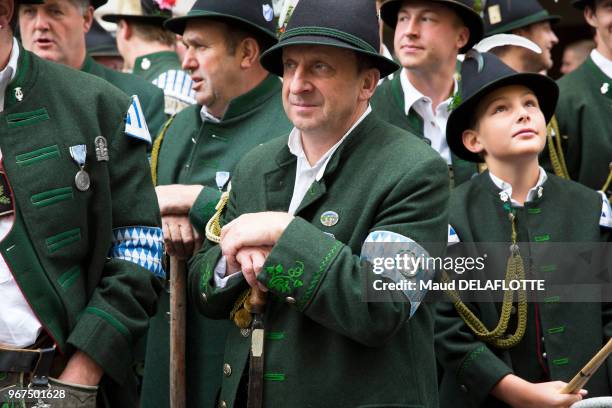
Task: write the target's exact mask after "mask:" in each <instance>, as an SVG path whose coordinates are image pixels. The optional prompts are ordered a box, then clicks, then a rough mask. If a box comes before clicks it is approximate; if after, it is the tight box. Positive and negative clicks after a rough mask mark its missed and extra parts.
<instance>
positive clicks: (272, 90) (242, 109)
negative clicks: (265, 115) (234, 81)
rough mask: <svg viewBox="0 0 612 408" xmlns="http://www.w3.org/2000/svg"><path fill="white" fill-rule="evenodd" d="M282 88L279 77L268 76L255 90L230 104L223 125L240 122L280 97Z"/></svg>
mask: <svg viewBox="0 0 612 408" xmlns="http://www.w3.org/2000/svg"><path fill="white" fill-rule="evenodd" d="M281 88H282V85H281V82H280V80H279V79H278V77H276V76H274V75H268V76H267V77H266V79H264V80H263V81H262V82H261V83H260V84H259V85H257V86H256V87H255V88H253V89H251V90H250V91H249V92H247V93H245V94H243V95H240V96H239V97H237V98H235V99H233V100H232V101H231V102H230V104H229V106H228V107H227V111H226V112H225V115H223V119H222V123H223V122H229V121H232V120H240V119H241V116H242V115H244V114H246V113H250V112H251V111H253V110H254V109H256V108H257V107H258V106H262V105H263V103H264V102H265V101H267V100H268V99H270V98H272V97H274V96H280V91H281ZM277 94H279V95H277Z"/></svg>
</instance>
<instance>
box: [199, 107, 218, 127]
mask: <svg viewBox="0 0 612 408" xmlns="http://www.w3.org/2000/svg"><path fill="white" fill-rule="evenodd" d="M200 119H202V122H211V123H221V119H219V118H218V117H216V116H213V115H212V114H210V113H209V112H208V109H207V108H206V106H204V105H202V109H200Z"/></svg>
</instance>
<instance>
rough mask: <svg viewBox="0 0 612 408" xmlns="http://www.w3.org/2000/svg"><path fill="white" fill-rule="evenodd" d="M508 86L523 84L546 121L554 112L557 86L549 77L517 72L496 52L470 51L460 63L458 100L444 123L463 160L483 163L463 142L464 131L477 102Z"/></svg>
mask: <svg viewBox="0 0 612 408" xmlns="http://www.w3.org/2000/svg"><path fill="white" fill-rule="evenodd" d="M508 85H523V86H526V87H527V88H529V89H531V90H532V91H533V93H534V94H535V95H536V97H537V98H538V102H539V105H540V109H541V110H542V113H543V114H544V118H545V119H546V123H548V122H549V121H550V119H551V118H552V116H553V114H554V113H555V107H556V106H557V99H558V98H559V88H558V87H557V84H556V83H555V81H553V80H552V79H550V78H548V77H547V76H545V75H541V74H534V73H518V72H516V71H514V70H513V69H512V68H510V67H509V66H507V65H506V64H504V63H503V62H501V60H500V59H499V58H497V57H496V56H495V55H493V54H491V53H488V52H485V53H482V54H480V53H478V52H476V51H470V52H469V53H468V54H467V55H466V59H465V61H464V62H463V64H462V65H461V82H460V89H461V90H460V93H461V103H460V104H459V106H458V107H456V108H455V109H453V111H452V112H451V114H450V116H449V118H448V122H447V124H446V141H447V143H448V146H449V147H450V149H451V150H452V151H453V153H455V154H456V155H457V156H459V157H460V158H462V159H463V160H467V161H471V162H482V161H483V160H482V158H481V157H480V156H479V155H478V154H476V153H472V152H470V151H469V150H468V149H466V147H465V146H464V145H463V132H464V131H465V130H467V129H469V128H470V122H472V119H473V115H474V114H475V112H476V108H477V107H478V103H479V102H480V101H481V100H482V98H484V97H485V96H486V95H488V94H490V93H491V92H493V91H495V90H496V89H499V88H502V87H504V86H508Z"/></svg>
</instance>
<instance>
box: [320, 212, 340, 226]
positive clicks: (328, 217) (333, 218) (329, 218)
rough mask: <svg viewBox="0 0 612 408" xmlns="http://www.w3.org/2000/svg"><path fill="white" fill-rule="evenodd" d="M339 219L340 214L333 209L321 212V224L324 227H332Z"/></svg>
mask: <svg viewBox="0 0 612 408" xmlns="http://www.w3.org/2000/svg"><path fill="white" fill-rule="evenodd" d="M339 219H340V216H339V215H338V213H337V212H335V211H325V212H324V213H323V214H321V224H323V225H325V226H326V227H333V226H334V225H336V224H337V223H338V220H339Z"/></svg>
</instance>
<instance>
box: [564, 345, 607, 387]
mask: <svg viewBox="0 0 612 408" xmlns="http://www.w3.org/2000/svg"><path fill="white" fill-rule="evenodd" d="M610 354H612V339H610V340H608V342H607V343H606V345H605V346H603V347H602V349H601V350H599V351H598V352H597V354H595V356H594V357H593V358H592V359H591V361H589V362H588V363H586V365H585V366H584V367H582V370H580V371H578V374H576V375H575V376H574V378H572V380H571V381H570V382H569V383H567V385H566V386H565V387H564V388H563V389H562V390H561V394H572V393H574V392H576V391H578V390H580V389H581V388H583V387H584V386H585V385H586V383H587V382H588V381H589V380H590V379H591V376H592V375H593V374H595V372H596V371H597V369H599V367H601V365H602V364H603V363H604V362H605V361H606V359H607V358H608V357H609V356H610Z"/></svg>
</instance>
